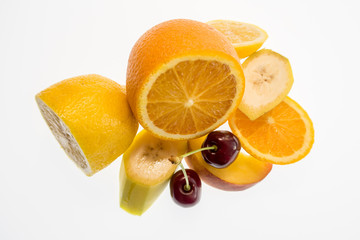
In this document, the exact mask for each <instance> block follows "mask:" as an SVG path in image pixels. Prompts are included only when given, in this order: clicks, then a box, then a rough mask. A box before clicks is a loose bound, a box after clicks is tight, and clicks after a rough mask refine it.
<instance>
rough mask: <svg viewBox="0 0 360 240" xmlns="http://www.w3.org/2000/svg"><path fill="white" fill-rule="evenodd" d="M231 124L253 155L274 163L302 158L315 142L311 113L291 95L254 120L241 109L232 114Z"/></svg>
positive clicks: (246, 148) (285, 162) (245, 147)
mask: <svg viewBox="0 0 360 240" xmlns="http://www.w3.org/2000/svg"><path fill="white" fill-rule="evenodd" d="M229 125H230V128H231V129H232V131H233V132H234V134H235V135H236V136H237V137H238V138H239V140H240V142H241V146H242V147H243V148H244V149H245V150H246V151H247V152H248V153H249V154H250V155H252V156H253V157H255V158H256V159H259V160H264V161H268V162H271V163H274V164H289V163H294V162H297V161H299V160H300V159H302V158H304V157H305V156H306V155H307V154H308V153H309V152H310V150H311V147H312V145H313V143H314V127H313V124H312V121H311V119H310V117H309V116H308V114H307V113H306V112H305V110H304V109H303V108H302V107H301V106H300V105H299V104H298V103H296V102H295V101H294V100H292V99H291V98H289V97H286V98H285V99H284V100H283V101H282V102H281V103H280V104H279V105H277V106H276V107H275V108H273V109H272V110H271V111H269V112H267V113H265V114H264V115H262V116H261V117H259V118H257V119H256V120H254V121H252V120H250V119H249V118H248V117H247V116H246V115H245V114H244V113H242V112H241V111H240V110H239V109H238V110H237V111H236V112H235V113H234V114H233V115H232V116H231V117H230V119H229Z"/></svg>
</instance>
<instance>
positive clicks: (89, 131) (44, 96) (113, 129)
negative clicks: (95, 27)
mask: <svg viewBox="0 0 360 240" xmlns="http://www.w3.org/2000/svg"><path fill="white" fill-rule="evenodd" d="M35 99H36V102H37V104H38V106H39V108H40V111H41V114H42V116H43V117H44V119H45V121H46V122H47V124H48V125H49V127H50V129H51V131H52V133H53V134H54V136H55V138H56V139H57V140H58V142H59V143H60V145H61V146H62V148H63V149H64V150H65V152H66V154H67V155H68V156H69V157H70V158H71V159H72V160H73V161H74V162H75V163H76V165H77V166H78V167H79V168H81V169H82V170H83V171H84V173H85V174H86V175H88V176H91V175H93V174H94V173H96V172H98V171H99V170H101V169H103V168H104V167H106V166H107V165H109V164H110V163H111V162H112V161H114V160H115V159H116V158H117V157H119V156H120V155H121V154H122V153H123V152H125V150H126V149H127V148H128V147H129V146H130V144H131V142H132V140H133V138H134V137H135V134H136V132H137V129H138V122H137V121H136V119H135V118H134V116H133V115H132V112H131V109H130V107H129V105H128V102H127V100H126V94H125V88H124V87H122V86H120V85H119V84H117V83H116V82H114V81H112V80H110V79H108V78H105V77H102V76H99V75H95V74H91V75H84V76H78V77H74V78H69V79H66V80H63V81H61V82H59V83H56V84H54V85H52V86H50V87H49V88H47V89H45V90H43V91H42V92H40V93H38V94H37V95H36V97H35Z"/></svg>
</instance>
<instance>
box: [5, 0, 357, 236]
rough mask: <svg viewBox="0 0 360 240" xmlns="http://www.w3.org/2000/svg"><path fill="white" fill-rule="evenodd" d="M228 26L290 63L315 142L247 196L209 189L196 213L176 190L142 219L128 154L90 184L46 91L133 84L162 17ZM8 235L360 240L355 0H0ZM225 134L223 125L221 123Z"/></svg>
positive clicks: (293, 94)
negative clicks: (107, 82) (128, 207)
mask: <svg viewBox="0 0 360 240" xmlns="http://www.w3.org/2000/svg"><path fill="white" fill-rule="evenodd" d="M174 18H189V19H194V20H198V21H203V22H206V21H209V20H213V19H232V20H237V21H243V22H249V23H254V24H256V25H258V26H260V27H262V28H263V29H265V30H266V31H267V33H268V34H269V38H268V40H267V41H266V43H265V44H264V47H266V48H271V49H273V50H275V51H277V52H279V53H281V54H283V55H285V56H286V57H288V58H289V60H290V62H291V64H292V68H293V73H294V77H295V83H294V85H293V88H292V90H291V92H290V96H291V97H292V98H294V99H295V100H296V101H298V102H299V103H300V104H301V105H302V106H303V107H304V108H305V109H306V110H307V112H308V113H309V115H310V116H311V118H312V120H313V122H314V126H315V134H316V135H315V144H314V146H313V149H312V151H311V152H310V154H309V155H308V156H307V157H306V158H305V159H304V160H302V161H300V162H298V163H296V164H293V165H288V166H274V167H273V170H272V172H271V173H270V174H269V176H268V177H267V178H266V179H265V180H264V181H262V182H261V183H259V184H258V185H256V186H255V187H253V188H250V189H248V190H246V191H243V192H224V191H220V190H217V189H214V188H211V187H209V186H204V187H203V195H202V200H201V202H200V203H199V204H198V205H197V206H196V207H194V208H190V209H183V208H180V207H178V206H177V205H175V204H174V203H173V202H172V200H171V198H170V195H169V191H168V189H166V190H165V191H164V193H163V194H162V195H161V196H160V198H159V199H158V200H157V202H156V203H155V204H154V205H153V206H152V207H151V208H150V209H149V210H148V211H147V212H146V213H145V214H144V215H143V216H142V217H137V216H132V215H129V214H128V213H126V212H125V211H123V210H121V209H120V208H119V203H118V194H119V190H118V187H119V183H118V172H119V167H120V161H121V158H119V159H118V160H116V161H115V162H114V163H113V164H112V165H111V166H109V167H108V168H106V169H105V170H103V171H101V172H99V173H97V174H96V175H95V176H93V177H91V178H88V177H86V176H85V175H84V174H83V173H82V172H81V171H80V170H79V169H78V168H77V167H75V165H74V164H73V163H72V162H71V161H70V160H69V159H68V158H67V157H66V155H65V153H64V152H63V150H62V149H61V148H60V146H59V144H58V143H57V142H56V140H55V138H54V137H53V136H52V134H51V132H50V130H49V129H48V127H47V126H46V124H45V121H44V120H43V119H42V117H41V115H40V112H39V110H38V108H37V106H36V103H35V101H34V96H35V94H36V93H37V92H39V91H41V90H43V89H45V88H46V87H48V86H50V85H51V84H53V83H55V82H58V81H60V80H62V79H65V78H69V77H73V76H77V75H81V74H87V73H97V74H100V75H104V76H106V77H109V78H111V79H113V80H115V81H117V82H118V83H121V84H125V77H126V67H127V59H128V55H129V52H130V50H131V48H132V46H133V44H134V43H135V41H136V40H137V39H138V38H139V37H140V36H141V34H142V33H144V32H145V31H146V30H147V29H149V28H150V27H152V26H153V25H155V24H158V23H160V22H162V21H165V20H169V19H174ZM0 34H1V35H0V81H1V86H0V87H1V88H0V91H1V92H0V100H1V101H0V104H1V111H0V114H1V117H0V121H1V124H0V128H1V129H0V130H1V131H0V133H1V138H0V141H1V145H0V146H1V158H0V239H1V240H3V239H4V240H5V239H6V240H7V239H36V240H41V239H140V238H145V237H146V238H149V239H185V238H189V239H196V238H197V239H247V240H248V239H360V228H359V225H360V187H359V183H360V156H359V148H360V140H359V139H360V138H359V137H360V128H359V124H360V117H359V114H358V111H359V106H358V105H359V103H360V98H359V95H360V94H359V86H360V84H359V81H360V78H359V76H360V75H359V56H360V51H359V43H360V17H359V6H358V3H357V1H336V2H335V1H330V0H328V1H314V0H312V1H305V0H302V1H298V2H297V3H294V2H292V1H235V0H234V1H225V0H220V1H219V0H218V1H210V0H206V1H195V0H191V1H185V0H182V1H156V0H151V1H142V2H141V1H120V0H119V1H104V0H103V1H90V0H87V1H85V0H84V1H75V0H62V1H45V0H44V1H40V0H31V1H26V0H24V1H14V0H5V1H4V0H1V1H0ZM223 128H226V126H224V127H223Z"/></svg>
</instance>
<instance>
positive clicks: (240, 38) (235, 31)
mask: <svg viewBox="0 0 360 240" xmlns="http://www.w3.org/2000/svg"><path fill="white" fill-rule="evenodd" d="M207 24H209V25H211V26H213V27H214V28H216V29H217V30H219V31H220V32H221V33H223V34H224V35H225V36H226V37H227V38H228V39H229V40H230V41H231V43H232V44H233V45H234V47H235V49H236V52H237V54H238V56H239V57H240V58H245V57H247V56H249V55H250V54H252V53H254V52H256V51H257V50H258V49H259V48H260V47H261V46H262V45H263V43H264V42H265V40H266V39H267V37H268V35H267V33H266V32H265V31H264V30H263V29H261V28H259V27H258V26H255V25H253V24H249V23H243V22H237V21H230V20H214V21H210V22H207Z"/></svg>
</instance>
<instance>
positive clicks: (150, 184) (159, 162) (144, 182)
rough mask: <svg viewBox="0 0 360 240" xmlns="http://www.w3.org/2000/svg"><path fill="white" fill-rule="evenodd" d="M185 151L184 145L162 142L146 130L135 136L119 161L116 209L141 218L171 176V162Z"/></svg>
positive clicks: (183, 143)
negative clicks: (118, 203)
mask: <svg viewBox="0 0 360 240" xmlns="http://www.w3.org/2000/svg"><path fill="white" fill-rule="evenodd" d="M186 151H187V141H166V140H161V139H158V138H156V137H154V136H152V135H151V134H150V133H149V132H147V131H146V130H142V131H141V132H140V133H139V134H138V135H136V137H135V139H134V141H133V142H132V144H131V145H130V147H129V148H128V149H127V150H126V152H125V153H124V155H123V157H122V163H121V167H120V207H121V208H122V209H124V210H126V211H127V212H129V213H131V214H134V215H141V214H143V213H144V212H145V211H146V210H147V209H148V208H149V207H150V206H151V205H152V204H153V203H154V202H155V200H156V199H157V198H158V196H159V195H160V194H161V193H162V191H163V190H164V188H165V187H166V185H167V183H168V180H169V179H170V178H171V176H172V175H173V174H174V171H175V170H176V167H177V165H178V162H174V160H173V159H175V158H174V157H176V156H180V155H182V154H184V153H185V152H186Z"/></svg>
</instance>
